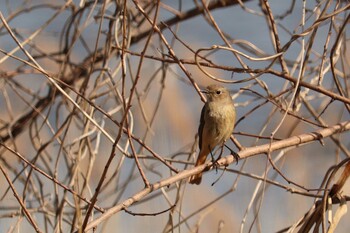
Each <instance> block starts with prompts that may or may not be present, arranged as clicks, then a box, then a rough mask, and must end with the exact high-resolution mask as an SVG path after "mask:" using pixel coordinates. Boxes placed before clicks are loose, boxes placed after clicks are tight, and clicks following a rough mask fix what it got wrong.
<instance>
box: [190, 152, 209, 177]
mask: <svg viewBox="0 0 350 233" xmlns="http://www.w3.org/2000/svg"><path fill="white" fill-rule="evenodd" d="M206 159H207V154H205V153H199V155H198V159H197V162H196V165H195V167H197V166H200V165H202V164H204V163H205V160H206ZM202 175H203V173H202V172H201V173H198V174H195V175H193V176H191V178H190V184H200V183H201V181H202Z"/></svg>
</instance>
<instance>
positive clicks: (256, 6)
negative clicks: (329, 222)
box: [0, 0, 350, 232]
mask: <svg viewBox="0 0 350 233" xmlns="http://www.w3.org/2000/svg"><path fill="white" fill-rule="evenodd" d="M348 8H349V2H348V1H347V0H345V1H340V0H339V1H332V0H330V1H317V0H304V1H295V0H294V1H283V0H282V1H281V0H269V1H265V0H261V1H258V0H249V1H248V0H246V1H244V0H242V1H234V0H224V1H204V0H203V1H196V0H195V1H182V0H177V1H174V0H167V1H146V0H145V1H130V0H129V1H108V0H105V1H103V0H101V1H84V0H81V1H58V0H57V1H41V0H35V1H21V0H19V1H9V0H0V11H1V16H2V17H1V18H2V21H1V27H0V52H1V55H0V72H1V73H0V77H1V79H0V88H1V92H0V105H1V111H0V114H1V117H0V136H1V156H0V158H1V161H0V165H1V170H2V173H1V175H0V182H1V187H2V188H1V189H0V195H1V199H0V226H1V229H3V231H4V232H34V231H35V227H33V226H35V225H36V226H37V227H38V228H39V229H40V230H41V231H42V232H75V231H77V230H78V229H82V226H84V221H86V222H91V221H93V220H95V219H98V218H99V217H100V216H102V215H103V213H102V212H103V210H108V209H110V208H112V207H113V206H116V205H119V204H121V203H123V202H124V201H125V200H126V199H128V198H129V197H133V196H134V195H135V194H137V193H138V192H140V191H141V190H142V189H144V187H145V183H144V181H143V179H142V177H141V175H140V171H139V169H138V167H137V164H136V159H135V156H137V158H138V161H139V164H140V168H141V170H142V172H143V173H144V177H145V178H146V179H147V180H148V182H149V183H151V184H154V183H156V182H158V181H160V180H163V179H167V178H169V177H171V176H174V175H175V172H174V171H173V170H172V169H171V168H176V169H177V170H178V171H182V170H184V169H190V168H191V167H192V166H193V163H194V161H195V159H196V156H197V153H198V146H197V142H196V139H195V138H196V133H197V129H198V125H199V118H200V111H201V108H202V107H203V104H204V99H202V98H201V96H200V94H199V90H200V89H203V88H205V87H206V86H207V85H209V84H213V83H220V82H221V84H222V85H224V86H225V87H227V88H228V89H229V90H230V91H231V94H232V98H233V101H234V103H235V106H236V110H237V124H236V127H235V130H234V132H233V136H234V137H235V139H236V140H237V141H238V142H239V144H238V145H236V144H235V143H233V142H232V141H231V140H230V141H229V142H227V143H226V145H227V146H229V147H230V148H231V149H233V150H234V151H237V152H238V151H239V150H240V149H242V148H249V147H254V146H257V145H263V144H267V143H269V142H271V141H273V142H275V141H279V140H283V139H287V138H289V137H291V136H294V135H299V134H303V133H308V132H313V131H317V130H320V129H323V128H326V127H329V126H332V125H335V124H338V123H341V122H345V121H349V105H347V104H346V103H345V102H342V101H340V100H339V99H337V97H335V98H331V97H332V96H330V95H329V94H327V93H328V92H327V93H326V92H324V91H323V90H327V91H329V92H330V93H333V94H334V95H335V96H344V97H345V98H348V97H349V83H348V77H349V50H348V49H347V48H348V47H349V46H350V44H349V35H348V34H349V33H348V30H349V28H348V22H349V12H348ZM153 27H154V28H155V29H152V28H153ZM16 40H17V41H18V42H19V43H21V45H22V46H23V48H22V49H21V48H20V46H19V45H18V43H16ZM214 45H217V46H222V47H224V48H228V50H227V49H213V48H212V46H214ZM24 51H25V52H24ZM26 53H27V54H26ZM271 56H272V57H271ZM196 57H197V61H198V63H197V62H196ZM202 70H205V71H206V72H207V73H210V75H211V76H212V77H214V78H216V79H219V80H214V79H213V78H212V77H209V76H208V75H207V74H205V73H204V72H203V71H202ZM286 77H291V79H293V80H298V79H299V80H301V81H302V84H301V85H300V86H299V88H296V86H295V83H296V81H294V82H291V81H290V80H288V79H286ZM305 83H306V85H307V84H309V85H310V86H311V87H312V88H306V87H305ZM286 110H288V114H285V113H286ZM121 126H123V127H122V128H121ZM349 139H350V138H349V133H348V132H344V133H342V134H334V135H332V137H328V138H324V139H323V140H321V141H314V142H311V143H308V144H306V145H301V146H297V147H288V148H286V149H284V150H278V151H274V152H272V153H271V154H270V157H271V159H272V161H274V165H275V166H276V167H278V169H279V172H281V174H280V173H279V172H277V170H275V169H273V168H272V165H271V162H269V161H268V159H267V155H266V154H260V155H255V156H252V157H250V158H246V159H242V160H240V161H239V162H238V164H235V163H234V164H231V165H230V166H229V167H228V168H227V170H226V171H225V172H223V170H222V169H218V170H217V171H216V170H215V169H213V170H211V171H208V172H206V173H205V174H204V177H203V182H202V184H201V185H199V186H193V185H189V184H188V183H187V182H186V180H176V182H173V183H172V184H171V185H169V186H164V187H161V188H160V189H157V190H154V191H153V192H151V193H150V194H149V195H146V196H144V197H142V198H141V200H140V201H138V202H135V203H133V204H132V205H131V206H130V207H127V210H128V211H129V212H126V211H123V210H121V211H119V212H117V213H115V214H113V215H111V216H110V218H108V220H105V221H102V222H101V223H99V224H98V226H97V228H96V229H95V231H94V232H115V231H118V232H141V231H142V232H277V231H281V230H283V229H285V228H287V227H289V226H291V225H293V224H295V223H296V222H297V221H298V220H299V219H302V218H303V216H304V214H305V213H306V212H307V211H308V210H309V209H310V208H311V207H312V205H313V204H314V202H315V200H317V198H319V197H322V194H323V190H324V186H321V183H322V180H323V179H324V177H325V175H326V172H327V170H328V169H329V168H330V167H332V166H333V165H336V164H338V163H339V162H340V161H342V160H344V159H345V158H347V157H348V156H349V151H348V150H349ZM113 145H115V147H114V146H113ZM229 153H230V151H229V150H226V149H225V150H224V154H223V155H224V156H225V155H229ZM155 155H158V156H159V157H160V158H162V159H163V160H165V161H167V162H164V161H163V162H162V161H160V159H157V158H156V157H155ZM217 155H218V154H216V156H217ZM209 157H210V156H208V160H209ZM340 173H341V170H340V171H339V172H338V173H337V174H336V176H335V178H334V179H333V180H332V181H331V183H334V181H336V177H338V176H339V175H340ZM282 174H283V176H284V177H282ZM264 180H265V181H266V180H267V181H268V182H264ZM290 182H292V183H290ZM213 183H215V184H214V185H212V184H213ZM99 184H100V186H98V185H99ZM11 186H12V188H11ZM97 187H99V188H98V189H97V190H96V188H97ZM303 187H304V188H303ZM328 188H329V187H328ZM292 190H293V191H296V192H292ZM349 191H350V190H349V188H348V187H347V186H346V185H345V186H344V190H343V194H344V195H347V194H348V192H349ZM14 193H15V194H16V195H17V196H18V197H17V198H16V197H15V196H14ZM95 193H97V194H98V195H97V201H96V203H95V204H96V206H97V208H95V209H93V211H92V213H90V214H87V213H88V212H87V211H88V204H87V201H90V200H91V199H92V197H93V195H94V194H95ZM21 202H22V205H21V204H20V203H21ZM333 208H334V211H336V209H337V205H334V207H333ZM134 215H136V216H134ZM28 216H30V217H28ZM347 217H348V214H347V215H345V217H344V219H341V221H340V223H339V224H338V226H337V231H336V232H346V230H347V229H349V227H350V225H349V223H348V222H347V221H346V220H345V218H347ZM30 219H32V220H30ZM28 229H30V230H29V231H28ZM89 232H93V231H92V230H89ZM296 232H297V231H296Z"/></svg>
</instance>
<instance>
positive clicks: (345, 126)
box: [85, 121, 350, 231]
mask: <svg viewBox="0 0 350 233" xmlns="http://www.w3.org/2000/svg"><path fill="white" fill-rule="evenodd" d="M348 130H350V121H345V122H342V123H339V124H336V125H333V126H331V127H328V128H325V129H321V130H318V131H315V132H311V133H305V134H300V135H297V136H292V137H290V138H287V139H284V140H280V141H277V142H273V143H267V144H264V145H261V146H255V147H249V148H246V149H244V150H243V151H240V152H238V153H237V154H238V155H239V157H240V158H241V159H244V158H248V157H251V156H254V155H258V154H263V153H267V152H269V151H270V152H272V151H276V150H280V149H285V148H289V147H293V146H300V145H303V144H306V143H309V142H313V141H318V140H320V139H322V138H325V137H329V136H331V135H334V134H337V133H341V132H345V131H348ZM233 162H235V159H234V157H233V156H232V155H227V156H225V157H223V158H221V159H220V160H218V161H217V163H218V165H219V166H228V165H230V164H231V163H233ZM212 166H213V163H212V162H208V163H206V164H203V165H201V166H198V167H194V168H192V169H189V170H184V171H181V172H179V173H178V174H176V175H174V176H171V177H169V178H166V179H163V180H161V181H159V182H157V183H154V184H151V186H150V187H147V188H144V189H143V190H141V191H140V192H138V193H136V194H135V195H134V196H132V197H130V198H128V199H126V200H125V201H123V202H122V203H120V204H118V205H116V206H114V207H113V208H110V209H109V210H107V211H106V212H105V213H104V214H102V215H101V216H100V217H98V218H97V219H95V220H94V221H92V222H90V223H89V224H88V225H87V227H86V229H85V230H86V231H87V230H89V229H92V228H94V227H97V226H98V225H99V224H100V223H101V222H103V221H105V220H107V219H108V218H109V217H111V216H112V215H113V214H116V213H118V212H119V211H121V210H124V209H126V208H127V207H129V206H131V205H132V204H134V203H136V202H138V201H140V200H141V199H142V198H144V197H145V196H147V195H148V194H150V193H152V192H154V191H156V190H158V189H160V188H162V187H165V186H169V185H171V184H174V183H175V182H178V181H181V180H183V179H187V178H188V177H190V176H192V175H194V174H197V173H200V172H203V171H205V170H210V169H211V167H212Z"/></svg>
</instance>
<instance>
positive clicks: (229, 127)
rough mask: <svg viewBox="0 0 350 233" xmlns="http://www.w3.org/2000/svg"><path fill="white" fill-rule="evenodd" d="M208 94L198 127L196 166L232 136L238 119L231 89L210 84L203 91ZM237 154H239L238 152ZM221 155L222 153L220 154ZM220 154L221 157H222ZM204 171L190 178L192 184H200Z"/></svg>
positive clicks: (202, 162)
mask: <svg viewBox="0 0 350 233" xmlns="http://www.w3.org/2000/svg"><path fill="white" fill-rule="evenodd" d="M202 92H203V93H205V94H206V96H207V102H206V103H205V104H204V106H203V109H202V112H201V119H200V124H199V128H198V136H199V150H200V151H199V155H198V158H197V162H196V165H195V166H199V165H201V164H204V163H205V161H206V159H207V156H208V154H209V153H212V150H213V149H214V148H215V147H216V146H217V145H221V153H222V150H223V146H224V143H225V141H226V140H227V139H228V138H230V136H231V134H232V131H233V128H234V126H235V121H236V110H235V107H234V105H233V102H232V99H231V96H230V93H229V91H228V90H227V89H226V88H225V87H223V86H220V85H210V86H208V87H207V89H206V90H203V91H202ZM236 155H237V154H236ZM220 156H221V154H220ZM220 156H219V157H220ZM201 181H202V173H199V174H195V175H193V176H192V177H191V178H190V183H191V184H200V183H201Z"/></svg>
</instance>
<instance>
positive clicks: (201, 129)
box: [198, 104, 206, 150]
mask: <svg viewBox="0 0 350 233" xmlns="http://www.w3.org/2000/svg"><path fill="white" fill-rule="evenodd" d="M205 110H206V104H205V105H204V106H203V108H202V112H201V119H200V122H199V127H198V136H199V150H201V149H202V137H203V128H204V124H205V122H204V112H205Z"/></svg>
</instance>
